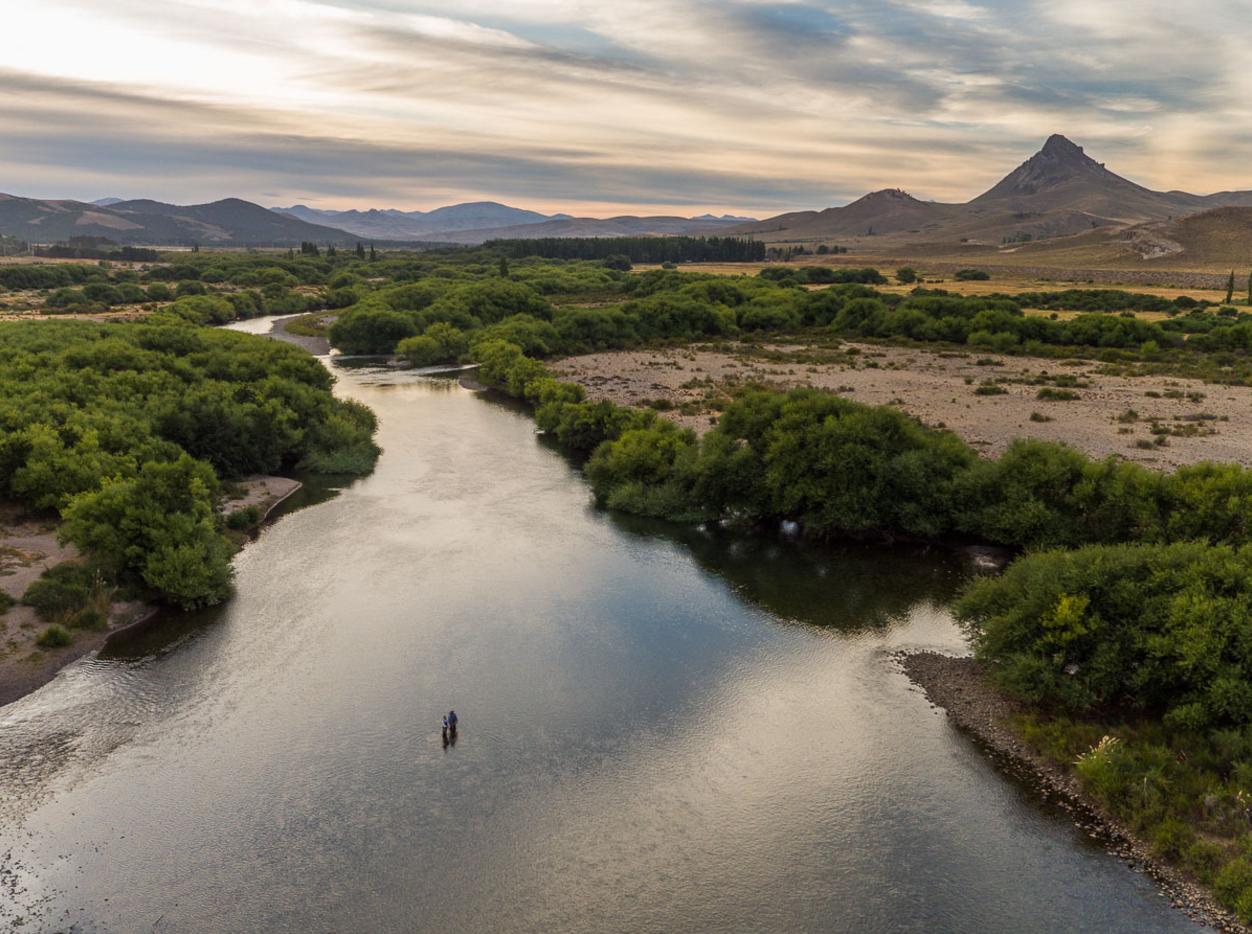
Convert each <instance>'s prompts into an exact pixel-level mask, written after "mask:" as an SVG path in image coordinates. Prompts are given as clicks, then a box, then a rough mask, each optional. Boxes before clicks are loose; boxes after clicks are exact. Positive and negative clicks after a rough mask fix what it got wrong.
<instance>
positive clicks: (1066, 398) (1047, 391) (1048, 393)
mask: <svg viewBox="0 0 1252 934" xmlns="http://www.w3.org/2000/svg"><path fill="white" fill-rule="evenodd" d="M1035 398H1036V399H1042V400H1044V401H1045V402H1072V401H1073V400H1074V399H1081V398H1082V397H1081V396H1080V395H1079V394H1078V393H1076V392H1074V391H1073V390H1070V389H1053V388H1052V387H1051V386H1044V387H1043V388H1042V389H1040V390H1039V391H1038V392H1037V393H1035Z"/></svg>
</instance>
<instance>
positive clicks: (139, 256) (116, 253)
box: [34, 244, 161, 263]
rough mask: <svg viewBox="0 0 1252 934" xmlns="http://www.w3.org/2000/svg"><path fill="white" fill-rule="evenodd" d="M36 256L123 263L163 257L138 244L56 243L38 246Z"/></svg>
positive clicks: (142, 261) (148, 261)
mask: <svg viewBox="0 0 1252 934" xmlns="http://www.w3.org/2000/svg"><path fill="white" fill-rule="evenodd" d="M34 253H35V255H36V256H44V257H48V258H49V259H97V260H99V259H103V260H115V261H118V262H123V263H155V262H157V261H158V260H160V258H161V254H160V253H159V252H158V251H156V250H150V249H147V248H146V247H138V246H118V245H116V244H111V245H100V246H94V245H90V244H54V245H53V246H43V247H38V248H36V249H35V251H34Z"/></svg>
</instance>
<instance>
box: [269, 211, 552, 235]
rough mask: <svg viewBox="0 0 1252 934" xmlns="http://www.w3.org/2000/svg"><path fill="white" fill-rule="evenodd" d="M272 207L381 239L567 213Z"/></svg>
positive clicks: (511, 223) (509, 223) (538, 219)
mask: <svg viewBox="0 0 1252 934" xmlns="http://www.w3.org/2000/svg"><path fill="white" fill-rule="evenodd" d="M272 210H274V211H277V212H279V213H281V214H287V215H290V216H291V217H295V218H299V219H300V220H303V221H306V222H308V223H312V224H328V225H331V226H334V227H338V228H340V229H341V230H346V231H348V232H349V233H354V234H358V235H359V236H362V237H371V238H374V239H380V240H423V239H425V240H429V239H443V238H441V237H432V236H431V235H432V234H437V233H443V232H446V231H458V230H477V229H481V228H486V227H512V226H518V225H521V224H538V223H542V222H544V221H547V220H552V219H554V218H556V219H560V218H564V217H568V216H569V215H566V214H559V215H548V214H540V213H539V212H538V211H527V210H525V209H523V208H515V207H510V206H509V205H507V204H500V203H498V202H495V201H474V202H468V203H465V204H450V205H448V206H446V207H442V208H435V209H434V210H433V211H400V210H396V209H395V208H384V209H379V208H372V209H370V210H368V211H327V210H322V209H320V208H311V207H308V206H307V205H303V204H296V205H292V206H291V207H288V208H272Z"/></svg>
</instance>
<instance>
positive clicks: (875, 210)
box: [736, 188, 959, 239]
mask: <svg viewBox="0 0 1252 934" xmlns="http://www.w3.org/2000/svg"><path fill="white" fill-rule="evenodd" d="M958 208H959V206H958V205H951V204H938V203H936V202H934V201H919V200H918V199H917V198H914V197H913V196H912V195H910V194H909V193H908V192H906V191H902V190H900V189H899V188H885V189H883V190H882V191H874V192H871V193H870V194H868V195H865V196H864V197H862V198H858V199H857V200H856V201H853V202H852V203H851V204H846V205H844V206H843V207H837V208H827V209H826V210H824V211H795V212H793V213H790V214H780V215H778V217H772V218H769V219H768V220H763V221H758V222H756V223H755V224H748V225H744V226H742V227H738V228H736V232H738V233H750V234H756V235H760V234H770V233H774V232H785V233H786V234H787V236H788V237H791V238H800V239H803V238H805V237H817V238H820V237H830V236H842V237H873V236H882V235H884V234H895V233H916V234H920V233H923V232H924V231H927V230H932V229H935V228H936V226H937V225H939V224H942V223H943V222H944V221H947V220H950V219H951V218H952V217H953V212H954V211H956V210H957V209H958Z"/></svg>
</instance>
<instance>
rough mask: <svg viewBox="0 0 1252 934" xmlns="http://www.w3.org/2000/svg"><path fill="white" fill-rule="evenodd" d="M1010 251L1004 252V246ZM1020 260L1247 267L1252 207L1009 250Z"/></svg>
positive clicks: (1251, 239)
mask: <svg viewBox="0 0 1252 934" xmlns="http://www.w3.org/2000/svg"><path fill="white" fill-rule="evenodd" d="M1006 252H1009V251H1006ZM1011 252H1012V253H1013V254H1014V260H1015V261H1016V262H1020V263H1024V264H1034V263H1038V264H1058V265H1075V264H1086V265H1098V266H1113V267H1119V268H1135V267H1138V268H1148V267H1151V266H1162V265H1168V266H1169V267H1170V268H1180V269H1187V268H1197V269H1198V268H1203V269H1209V270H1214V271H1217V270H1221V269H1238V270H1240V271H1241V272H1240V276H1242V275H1243V272H1242V270H1245V269H1247V268H1248V267H1249V266H1252V207H1217V208H1210V209H1209V210H1207V211H1199V212H1197V213H1194V214H1188V215H1185V216H1183V217H1177V218H1174V219H1171V220H1165V221H1148V222H1146V223H1143V224H1135V225H1133V226H1130V227H1118V228H1102V229H1099V230H1092V231H1088V232H1086V233H1083V234H1079V235H1077V236H1072V237H1058V238H1055V239H1051V240H1040V241H1036V242H1034V243H1026V244H1022V245H1020V246H1018V247H1015V248H1013V249H1012V250H1011Z"/></svg>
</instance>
